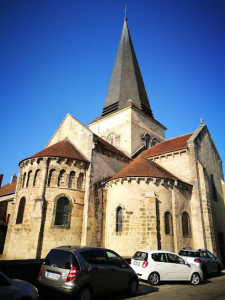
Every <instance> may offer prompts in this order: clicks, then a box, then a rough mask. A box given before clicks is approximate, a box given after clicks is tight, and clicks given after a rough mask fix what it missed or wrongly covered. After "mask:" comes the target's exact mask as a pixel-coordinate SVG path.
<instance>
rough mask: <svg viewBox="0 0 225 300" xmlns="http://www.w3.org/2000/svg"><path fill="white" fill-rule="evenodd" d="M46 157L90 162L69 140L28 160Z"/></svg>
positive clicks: (48, 148)
mask: <svg viewBox="0 0 225 300" xmlns="http://www.w3.org/2000/svg"><path fill="white" fill-rule="evenodd" d="M44 156H50V157H65V158H73V159H78V160H81V161H88V160H87V158H86V157H85V156H84V155H83V154H82V153H81V152H80V151H79V150H78V149H77V148H76V147H75V146H74V145H73V144H72V143H71V142H70V141H69V140H68V139H67V138H65V139H64V140H62V141H60V142H58V143H56V144H54V145H52V146H49V147H47V148H45V149H44V150H42V151H40V152H38V153H36V154H34V155H32V156H30V157H28V158H33V157H44Z"/></svg>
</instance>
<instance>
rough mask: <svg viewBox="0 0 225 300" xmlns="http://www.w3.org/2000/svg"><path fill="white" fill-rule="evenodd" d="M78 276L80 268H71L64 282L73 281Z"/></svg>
mask: <svg viewBox="0 0 225 300" xmlns="http://www.w3.org/2000/svg"><path fill="white" fill-rule="evenodd" d="M79 274H80V266H73V267H72V268H71V269H70V271H69V274H68V276H67V279H66V282H68V281H71V280H73V279H75V278H76V277H77V276H78V275H79Z"/></svg>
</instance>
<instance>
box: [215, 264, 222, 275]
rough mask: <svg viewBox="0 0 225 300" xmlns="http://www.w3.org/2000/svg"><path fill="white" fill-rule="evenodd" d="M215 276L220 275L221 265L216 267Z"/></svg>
mask: <svg viewBox="0 0 225 300" xmlns="http://www.w3.org/2000/svg"><path fill="white" fill-rule="evenodd" d="M216 273H217V275H220V274H221V265H218V267H217V272H216Z"/></svg>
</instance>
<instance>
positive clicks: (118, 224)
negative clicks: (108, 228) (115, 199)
mask: <svg viewBox="0 0 225 300" xmlns="http://www.w3.org/2000/svg"><path fill="white" fill-rule="evenodd" d="M122 231H123V209H122V207H121V206H118V207H117V210H116V232H122Z"/></svg>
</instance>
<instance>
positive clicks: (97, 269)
mask: <svg viewBox="0 0 225 300" xmlns="http://www.w3.org/2000/svg"><path fill="white" fill-rule="evenodd" d="M138 285H139V281H138V277H137V275H136V273H135V272H134V270H133V269H132V268H131V267H130V266H129V264H128V263H127V262H126V261H125V260H124V259H123V258H122V257H120V256H119V255H118V254H117V253H116V252H114V251H112V250H109V249H104V248H92V247H82V248H81V247H72V246H71V247H70V246H64V247H58V248H54V249H52V250H51V251H50V252H49V253H48V255H47V257H46V258H45V261H44V263H43V265H42V267H41V270H40V274H39V276H38V278H37V286H38V288H39V291H40V292H43V293H47V294H52V295H57V296H62V297H65V296H66V297H72V298H76V299H80V300H84V299H85V300H89V299H91V298H92V295H94V294H104V293H109V292H115V291H120V290H121V291H122V290H125V291H127V293H128V294H129V295H131V296H134V295H135V294H136V292H137V289H138Z"/></svg>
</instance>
